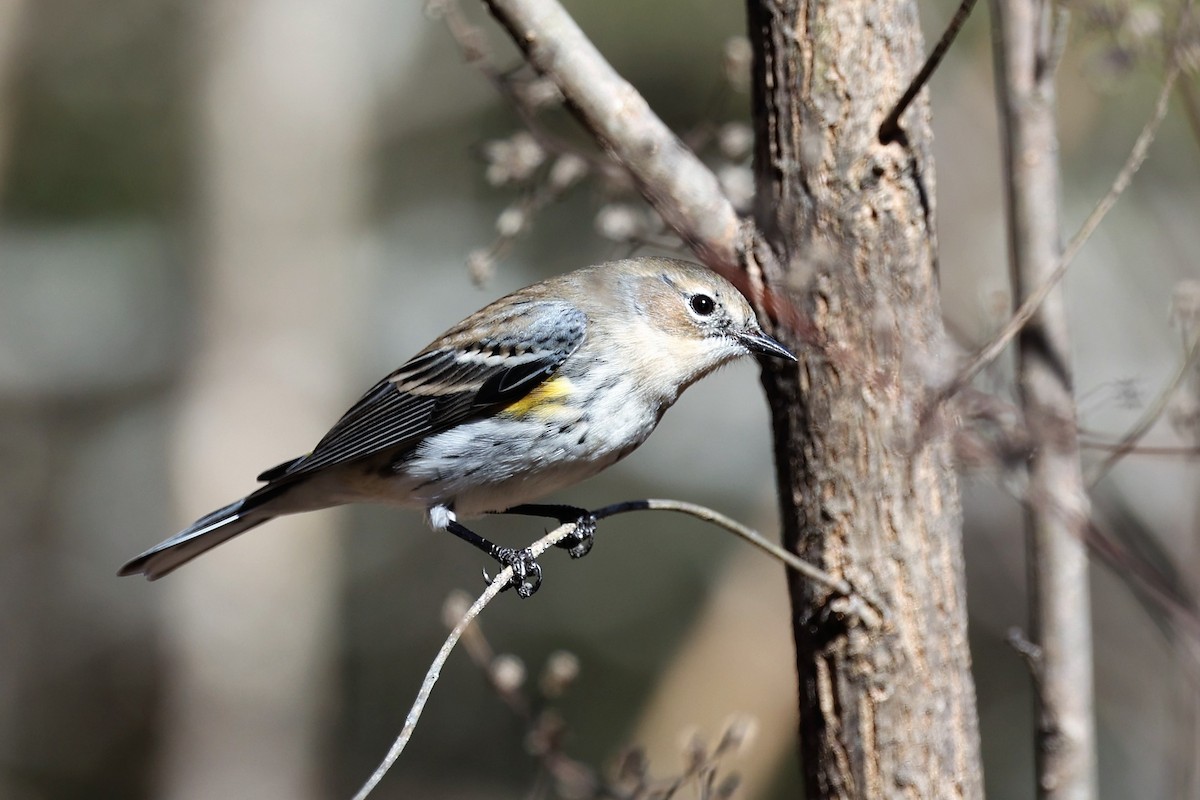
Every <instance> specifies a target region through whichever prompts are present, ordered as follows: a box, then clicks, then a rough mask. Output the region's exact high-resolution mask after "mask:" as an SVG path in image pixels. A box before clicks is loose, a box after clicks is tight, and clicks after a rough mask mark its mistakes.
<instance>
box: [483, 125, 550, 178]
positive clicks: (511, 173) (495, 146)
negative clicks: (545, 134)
mask: <svg viewBox="0 0 1200 800" xmlns="http://www.w3.org/2000/svg"><path fill="white" fill-rule="evenodd" d="M483 157H484V159H485V160H486V161H487V170H486V171H485V173H484V177H485V178H486V179H487V182H488V183H490V184H491V185H493V186H503V185H505V184H509V183H524V182H526V181H528V180H529V179H530V178H531V177H532V176H533V173H534V172H536V171H537V168H538V167H540V166H541V165H542V164H543V163H544V162H545V160H546V151H545V150H543V149H542V146H541V145H540V144H538V142H537V140H536V139H534V138H533V136H532V135H531V134H530V133H529V132H528V131H518V132H517V133H514V134H513V135H512V136H510V137H509V138H507V139H493V140H492V141H490V142H487V143H486V144H484V146H483Z"/></svg>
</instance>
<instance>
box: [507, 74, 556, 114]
mask: <svg viewBox="0 0 1200 800" xmlns="http://www.w3.org/2000/svg"><path fill="white" fill-rule="evenodd" d="M516 91H517V94H518V95H519V96H520V99H521V102H522V103H523V104H524V105H525V106H527V107H528V108H531V109H534V110H537V109H541V108H545V107H547V106H557V105H560V104H561V103H562V101H563V96H562V92H561V91H560V90H559V88H558V86H557V84H555V83H554V81H552V80H550V79H549V78H534V79H533V80H531V81H523V82H521V83H518V84H517V86H516Z"/></svg>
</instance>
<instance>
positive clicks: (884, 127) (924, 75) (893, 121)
mask: <svg viewBox="0 0 1200 800" xmlns="http://www.w3.org/2000/svg"><path fill="white" fill-rule="evenodd" d="M974 7H975V0H962V2H960V3H959V4H958V10H957V11H955V12H954V16H953V17H951V19H950V24H948V25H947V26H946V30H945V31H943V32H942V38H941V39H939V40H938V43H937V44H936V45H935V46H934V48H933V50H932V51H930V53H929V57H928V58H926V59H925V64H924V65H923V66H922V67H921V71H920V72H918V73H917V76H916V77H915V78H913V79H912V82H911V83H910V84H909V85H908V88H907V89H906V90H905V91H904V94H903V95H901V96H900V99H899V100H897V101H896V105H895V106H893V107H892V110H891V111H890V112H888V115H887V116H886V117H884V118H883V122H882V123H880V125H879V141H880V142H882V143H883V144H888V143H890V142H894V141H897V140H898V139H899V138H900V136H901V135H902V134H903V133H904V131H903V130H902V129H901V128H900V117H902V116H904V112H905V111H907V110H908V107H909V106H910V105H912V101H913V100H915V99H916V98H917V95H918V94H920V92H921V89H923V88H924V87H925V84H926V83H927V82H928V81H929V78H930V77H931V76H932V75H933V73H934V71H935V70H936V69H937V68H938V67H939V66H940V65H941V63H942V59H943V58H945V57H946V53H948V52H949V51H950V45H952V44H954V40H955V39H957V38H958V32H959V31H961V30H962V26H963V24H964V23H965V22H966V21H967V17H969V16H971V9H973V8H974Z"/></svg>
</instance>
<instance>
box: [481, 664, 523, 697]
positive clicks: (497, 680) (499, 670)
mask: <svg viewBox="0 0 1200 800" xmlns="http://www.w3.org/2000/svg"><path fill="white" fill-rule="evenodd" d="M488 676H489V677H490V678H491V679H492V685H493V686H495V687H496V688H497V689H499V690H500V691H501V692H504V693H505V694H509V693H512V692H515V691H517V690H518V689H520V688H521V687H522V686H524V685H525V664H524V662H522V661H521V659H519V658H517V657H516V656H513V655H501V656H496V657H495V658H494V659H492V663H491V666H490V667H489V668H488Z"/></svg>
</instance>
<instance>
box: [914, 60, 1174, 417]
mask: <svg viewBox="0 0 1200 800" xmlns="http://www.w3.org/2000/svg"><path fill="white" fill-rule="evenodd" d="M1179 71H1180V67H1179V62H1178V60H1175V61H1173V62H1172V64H1171V66H1170V68H1169V69H1168V70H1167V74H1166V78H1165V79H1164V81H1163V85H1162V88H1161V89H1160V90H1159V93H1158V100H1157V101H1156V102H1155V104H1154V113H1153V114H1152V115H1151V116H1150V119H1149V120H1147V121H1146V124H1145V125H1144V126H1143V127H1142V132H1141V133H1140V134H1139V135H1138V138H1137V140H1136V141H1135V142H1134V144H1133V148H1132V149H1131V150H1130V152H1129V157H1128V158H1127V159H1126V160H1125V164H1124V166H1122V167H1121V171H1120V172H1118V173H1117V177H1116V178H1115V179H1114V180H1113V183H1112V186H1111V187H1110V188H1109V190H1108V192H1107V193H1106V194H1105V195H1104V197H1102V198H1101V199H1100V202H1099V203H1097V204H1096V207H1095V208H1094V209H1092V213H1091V214H1089V215H1088V217H1087V219H1085V220H1084V221H1083V225H1081V226H1080V227H1079V230H1078V231H1077V232H1076V233H1075V235H1074V236H1073V237H1072V238H1071V241H1070V243H1069V244H1068V245H1067V247H1066V249H1064V250H1063V253H1062V255H1061V256H1059V259H1058V264H1057V265H1056V266H1055V268H1054V270H1053V271H1052V272H1051V273H1050V275H1049V276H1048V277H1047V278H1046V279H1045V280H1044V281H1043V282H1042V284H1041V285H1040V286H1038V287H1037V289H1036V290H1034V291H1033V292H1031V293H1030V294H1029V295H1028V296H1027V297H1026V298H1025V300H1024V301H1023V302H1022V303H1021V305H1020V307H1018V308H1017V310H1016V311H1015V312H1014V313H1013V315H1012V317H1010V318H1009V320H1008V322H1007V323H1006V324H1005V325H1004V327H1003V328H1001V329H1000V331H999V332H998V333H997V334H996V335H995V336H993V337H992V339H991V341H989V342H988V343H987V344H985V345H984V346H983V347H981V348H980V349H979V350H978V351H977V352H976V353H975V355H974V356H973V357H972V358H971V360H970V361H969V362H968V363H967V365H966V366H965V367H964V368H963V369H962V370H960V371H959V373H958V375H957V376H955V378H954V380H952V381H951V382H950V383H949V384H947V385H946V386H945V387H943V388H942V389H941V390H940V391H939V392H938V393H937V395H936V396H935V397H934V400H933V402H932V403H931V404H930V407H929V409H928V410H927V411H926V412H925V419H926V421H927V420H929V419H931V418H932V417H933V414H934V412H936V411H937V409H939V408H941V406H942V405H944V404H945V403H946V401H948V400H949V399H950V398H952V397H954V395H956V394H958V392H959V391H960V390H961V389H962V388H963V387H964V386H967V385H968V384H970V383H971V381H973V380H975V377H976V376H977V375H979V373H980V372H982V371H983V369H984V368H985V367H987V365H988V364H990V363H992V362H993V361H995V360H996V357H997V356H999V355H1000V354H1001V353H1002V352H1004V348H1005V347H1007V346H1008V344H1009V342H1011V341H1012V339H1013V337H1014V336H1016V335H1017V334H1018V333H1020V332H1021V331H1022V330H1023V329H1024V328H1025V326H1026V325H1028V324H1029V320H1030V319H1032V318H1033V316H1034V314H1036V313H1037V311H1038V309H1039V308H1041V305H1042V303H1043V302H1044V301H1045V299H1046V297H1047V296H1048V295H1049V294H1050V292H1052V291H1053V290H1054V288H1055V287H1056V286H1058V284H1059V282H1060V281H1062V279H1063V276H1064V275H1066V274H1067V268H1068V267H1070V266H1071V262H1072V261H1073V260H1074V259H1075V256H1077V255H1078V254H1079V251H1080V250H1081V249H1083V245H1084V244H1086V243H1087V240H1088V239H1089V238H1090V237H1091V235H1092V234H1093V233H1094V232H1095V230H1096V228H1097V227H1098V226H1099V225H1100V222H1101V221H1102V220H1103V219H1104V217H1105V216H1106V215H1107V214H1108V212H1109V211H1110V210H1111V209H1112V207H1113V205H1114V204H1115V203H1116V202H1117V199H1118V198H1119V197H1120V196H1121V194H1122V193H1123V192H1124V191H1125V189H1126V187H1127V186H1129V181H1130V180H1131V179H1132V178H1133V176H1134V174H1135V173H1136V172H1137V171H1138V169H1140V168H1141V166H1142V162H1144V161H1145V160H1146V154H1147V152H1148V151H1149V149H1150V145H1151V143H1153V141H1154V137H1155V136H1156V135H1157V134H1158V128H1159V126H1160V125H1161V124H1162V121H1163V118H1164V117H1165V116H1166V114H1167V108H1168V106H1169V101H1170V99H1171V90H1172V88H1173V87H1174V85H1175V80H1176V79H1177V78H1178V77H1179Z"/></svg>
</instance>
